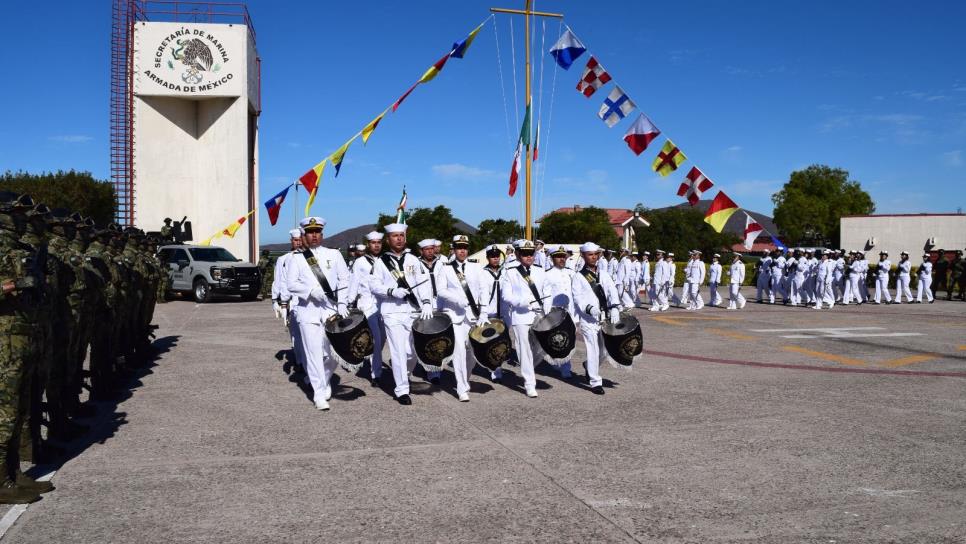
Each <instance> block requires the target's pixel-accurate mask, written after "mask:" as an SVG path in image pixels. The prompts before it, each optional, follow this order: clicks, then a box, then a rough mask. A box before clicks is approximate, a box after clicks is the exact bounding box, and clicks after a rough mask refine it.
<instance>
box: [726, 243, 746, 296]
mask: <svg viewBox="0 0 966 544" xmlns="http://www.w3.org/2000/svg"><path fill="white" fill-rule="evenodd" d="M728 276H730V278H731V279H730V280H729V282H730V286H729V290H728V309H729V310H737V309H741V308H744V307H745V297H743V296H742V295H741V284H742V283H744V282H745V263H743V262H741V253H735V260H734V261H732V263H731V268H730V269H728Z"/></svg>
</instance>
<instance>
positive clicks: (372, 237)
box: [366, 230, 383, 242]
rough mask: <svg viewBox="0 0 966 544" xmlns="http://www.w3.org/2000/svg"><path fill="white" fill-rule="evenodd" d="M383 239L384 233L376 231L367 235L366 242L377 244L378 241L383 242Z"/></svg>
mask: <svg viewBox="0 0 966 544" xmlns="http://www.w3.org/2000/svg"><path fill="white" fill-rule="evenodd" d="M382 238H383V236H382V233H381V232H379V231H377V230H374V231H372V232H370V233H369V234H367V235H366V240H368V241H370V242H375V241H376V240H382Z"/></svg>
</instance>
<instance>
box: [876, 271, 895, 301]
mask: <svg viewBox="0 0 966 544" xmlns="http://www.w3.org/2000/svg"><path fill="white" fill-rule="evenodd" d="M883 295H884V296H885V300H886V302H892V295H891V294H890V293H889V277H888V276H886V277H884V278H883V277H881V276H877V277H876V278H875V301H876V303H879V302H881V299H882V296H883Z"/></svg>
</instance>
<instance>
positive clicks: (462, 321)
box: [438, 259, 483, 395]
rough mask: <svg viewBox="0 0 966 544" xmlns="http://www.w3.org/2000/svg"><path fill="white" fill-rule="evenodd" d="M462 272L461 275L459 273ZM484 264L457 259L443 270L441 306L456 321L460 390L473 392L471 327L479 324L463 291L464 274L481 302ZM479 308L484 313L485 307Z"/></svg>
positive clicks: (455, 364)
mask: <svg viewBox="0 0 966 544" xmlns="http://www.w3.org/2000/svg"><path fill="white" fill-rule="evenodd" d="M457 271H458V274H457ZM482 273H483V271H482V267H481V266H480V265H479V264H477V263H471V262H469V261H463V262H459V261H458V260H455V259H454V260H453V262H451V263H447V264H446V266H444V267H443V268H442V270H441V271H440V272H439V280H440V282H439V285H438V288H439V306H440V309H441V310H442V311H443V313H445V314H446V315H448V316H449V318H450V319H451V320H452V321H453V336H454V347H453V374H455V375H456V393H457V394H458V395H459V394H463V393H469V392H470V374H472V373H473V367H474V366H476V359H474V358H473V349H472V346H470V342H469V337H470V329H472V328H473V326H474V325H475V324H476V320H477V317H476V315H475V314H474V313H473V310H472V309H471V308H470V301H469V299H468V297H467V296H466V292H465V291H464V290H463V284H462V283H461V282H460V276H462V277H463V279H464V281H465V282H466V287H467V289H469V291H470V296H472V297H473V303H474V304H479V299H478V298H477V296H478V295H479V292H480V274H482ZM477 308H479V309H480V311H481V312H482V311H483V309H482V308H481V307H479V306H477Z"/></svg>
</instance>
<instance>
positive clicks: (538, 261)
mask: <svg viewBox="0 0 966 544" xmlns="http://www.w3.org/2000/svg"><path fill="white" fill-rule="evenodd" d="M533 245H534V246H536V248H537V250H536V251H535V252H534V253H533V264H534V265H535V266H539V267H540V268H542V269H544V270H547V269H548V268H550V267H551V266H552V264H551V262H550V257H549V256H547V249H546V248H545V247H544V244H543V240H534V242H533Z"/></svg>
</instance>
